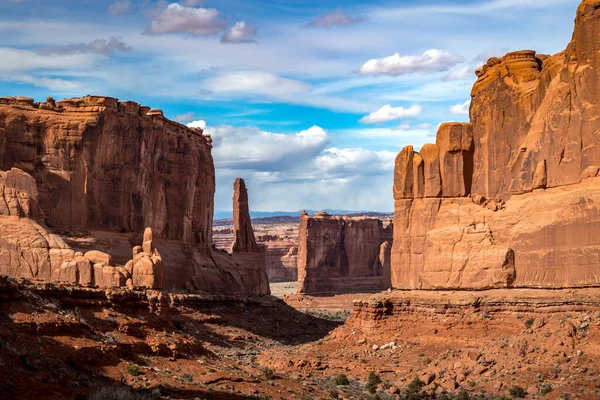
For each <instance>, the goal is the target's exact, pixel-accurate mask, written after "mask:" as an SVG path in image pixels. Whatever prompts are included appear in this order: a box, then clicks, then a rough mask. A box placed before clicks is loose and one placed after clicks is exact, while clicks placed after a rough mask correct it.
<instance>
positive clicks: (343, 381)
mask: <svg viewBox="0 0 600 400" xmlns="http://www.w3.org/2000/svg"><path fill="white" fill-rule="evenodd" d="M333 381H334V382H335V384H336V385H338V386H346V385H349V384H350V381H349V380H348V377H347V376H346V375H343V374H342V375H338V376H336V377H335V378H334V379H333Z"/></svg>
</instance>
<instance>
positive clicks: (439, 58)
mask: <svg viewBox="0 0 600 400" xmlns="http://www.w3.org/2000/svg"><path fill="white" fill-rule="evenodd" d="M462 61H464V58H463V57H461V56H458V55H455V54H452V53H449V52H447V51H444V50H437V49H431V50H427V51H425V52H424V53H423V54H422V55H408V56H401V55H400V54H399V53H396V54H394V55H392V56H389V57H384V58H374V59H371V60H369V61H367V62H366V63H364V64H363V65H362V67H360V69H359V71H358V72H359V73H361V74H381V75H392V76H396V75H403V74H411V73H417V72H431V71H433V72H440V71H447V70H449V69H450V68H452V67H453V66H455V65H456V64H458V63H460V62H462Z"/></svg>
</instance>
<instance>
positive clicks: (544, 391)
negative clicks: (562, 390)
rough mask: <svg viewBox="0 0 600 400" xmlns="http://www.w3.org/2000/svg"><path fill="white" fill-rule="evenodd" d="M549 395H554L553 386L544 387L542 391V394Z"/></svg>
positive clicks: (546, 385)
mask: <svg viewBox="0 0 600 400" xmlns="http://www.w3.org/2000/svg"><path fill="white" fill-rule="evenodd" d="M548 393H552V386H550V385H549V384H545V385H542V388H541V389H540V394H548Z"/></svg>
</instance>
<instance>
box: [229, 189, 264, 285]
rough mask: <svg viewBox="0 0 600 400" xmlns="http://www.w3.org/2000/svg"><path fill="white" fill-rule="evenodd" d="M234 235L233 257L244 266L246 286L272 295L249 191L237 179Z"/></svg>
mask: <svg viewBox="0 0 600 400" xmlns="http://www.w3.org/2000/svg"><path fill="white" fill-rule="evenodd" d="M233 234H234V240H233V243H232V244H231V255H232V256H233V258H234V259H236V260H238V261H239V262H240V263H241V264H242V265H243V267H242V279H243V280H244V285H245V286H248V287H254V288H256V289H257V290H259V291H260V292H261V293H265V294H268V293H270V288H269V278H268V277H267V270H266V268H265V253H264V251H263V249H261V248H260V247H259V246H258V244H257V243H256V238H255V237H254V230H253V229H252V220H251V218H250V208H249V206H248V190H247V189H246V183H245V182H244V180H243V179H241V178H237V179H236V180H235V182H234V184H233Z"/></svg>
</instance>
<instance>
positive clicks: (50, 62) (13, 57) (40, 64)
mask: <svg viewBox="0 0 600 400" xmlns="http://www.w3.org/2000/svg"><path fill="white" fill-rule="evenodd" d="M99 57H101V56H98V55H94V54H67V55H56V54H51V55H43V54H38V53H36V52H34V51H30V50H20V49H13V48H10V47H0V60H2V62H1V63H0V73H14V72H22V71H32V70H38V69H59V70H60V69H62V70H68V69H80V68H89V67H91V66H93V65H94V64H95V63H96V61H98V60H99V59H100V58H99Z"/></svg>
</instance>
